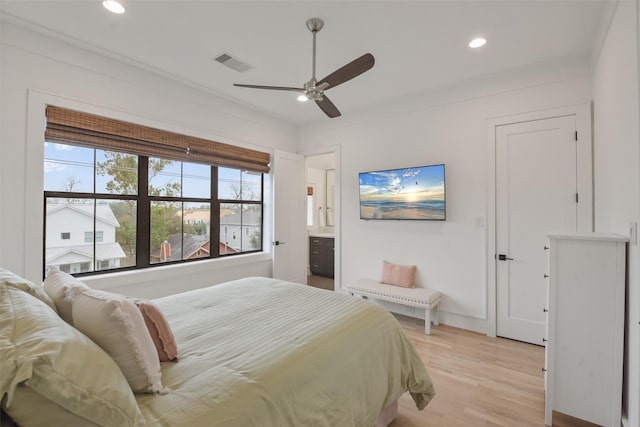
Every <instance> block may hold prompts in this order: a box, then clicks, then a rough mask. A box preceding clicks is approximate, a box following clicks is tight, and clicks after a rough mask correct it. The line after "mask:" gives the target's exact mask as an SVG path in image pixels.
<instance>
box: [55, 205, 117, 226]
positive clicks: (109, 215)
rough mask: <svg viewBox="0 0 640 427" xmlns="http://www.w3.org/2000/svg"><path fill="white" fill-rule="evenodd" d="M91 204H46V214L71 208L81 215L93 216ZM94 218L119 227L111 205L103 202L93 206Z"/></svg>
mask: <svg viewBox="0 0 640 427" xmlns="http://www.w3.org/2000/svg"><path fill="white" fill-rule="evenodd" d="M93 208H94V205H93V204H88V205H85V204H81V203H60V204H47V215H51V214H52V213H54V212H58V211H62V210H65V209H71V210H74V211H76V212H80V213H81V214H83V215H86V216H88V217H89V218H93ZM95 213H96V219H97V220H99V221H102V222H106V223H107V224H111V225H113V226H114V227H120V223H119V222H118V220H117V218H116V216H115V215H114V214H113V211H112V210H111V207H110V206H109V205H105V204H98V205H96V206H95Z"/></svg>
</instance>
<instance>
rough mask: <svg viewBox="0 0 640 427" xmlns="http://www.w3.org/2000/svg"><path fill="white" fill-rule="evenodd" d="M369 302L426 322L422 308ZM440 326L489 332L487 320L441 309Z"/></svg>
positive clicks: (374, 300)
mask: <svg viewBox="0 0 640 427" xmlns="http://www.w3.org/2000/svg"><path fill="white" fill-rule="evenodd" d="M368 300H369V301H371V302H373V303H375V304H378V305H380V306H382V307H384V308H386V309H387V310H389V311H390V312H392V313H396V314H402V315H404V316H409V317H414V318H416V319H423V320H424V313H425V312H424V310H423V309H421V308H415V307H407V306H406V305H402V304H395V303H392V302H388V301H380V300H376V299H373V298H369V299H368ZM440 324H441V325H449V326H453V327H456V328H461V329H467V330H469V331H473V332H479V333H481V334H484V333H486V331H487V326H486V320H484V319H479V318H477V317H473V316H465V315H463V314H459V313H451V312H448V311H445V310H442V309H440Z"/></svg>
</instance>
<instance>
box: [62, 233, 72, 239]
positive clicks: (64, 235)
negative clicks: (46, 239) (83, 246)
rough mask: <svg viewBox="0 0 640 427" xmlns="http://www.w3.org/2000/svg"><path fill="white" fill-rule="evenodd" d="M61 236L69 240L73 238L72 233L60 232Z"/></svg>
mask: <svg viewBox="0 0 640 427" xmlns="http://www.w3.org/2000/svg"><path fill="white" fill-rule="evenodd" d="M60 238H61V239H62V240H69V239H71V233H60Z"/></svg>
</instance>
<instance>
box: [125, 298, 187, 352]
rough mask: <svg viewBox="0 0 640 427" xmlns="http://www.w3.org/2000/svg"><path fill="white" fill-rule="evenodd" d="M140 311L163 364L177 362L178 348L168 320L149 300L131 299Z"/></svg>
mask: <svg viewBox="0 0 640 427" xmlns="http://www.w3.org/2000/svg"><path fill="white" fill-rule="evenodd" d="M129 299H130V300H131V301H132V302H133V303H134V304H135V305H136V307H138V310H140V313H141V314H142V317H143V319H144V323H145V325H146V326H147V329H148V330H149V335H151V339H152V340H153V344H154V345H155V347H156V350H157V352H158V358H159V359H160V361H161V362H171V361H174V362H177V361H178V347H177V345H176V340H175V338H174V336H173V332H171V327H170V326H169V322H168V321H167V318H166V317H164V314H162V312H161V311H160V309H159V308H158V306H157V305H155V304H154V303H153V302H151V301H149V300H143V299H139V298H129Z"/></svg>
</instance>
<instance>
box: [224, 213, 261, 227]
mask: <svg viewBox="0 0 640 427" xmlns="http://www.w3.org/2000/svg"><path fill="white" fill-rule="evenodd" d="M260 215H261V212H260V211H255V210H245V211H242V212H237V213H234V214H231V215H226V216H221V217H220V225H241V224H242V225H246V226H250V225H254V226H255V225H259V224H260ZM240 221H242V222H240Z"/></svg>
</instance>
